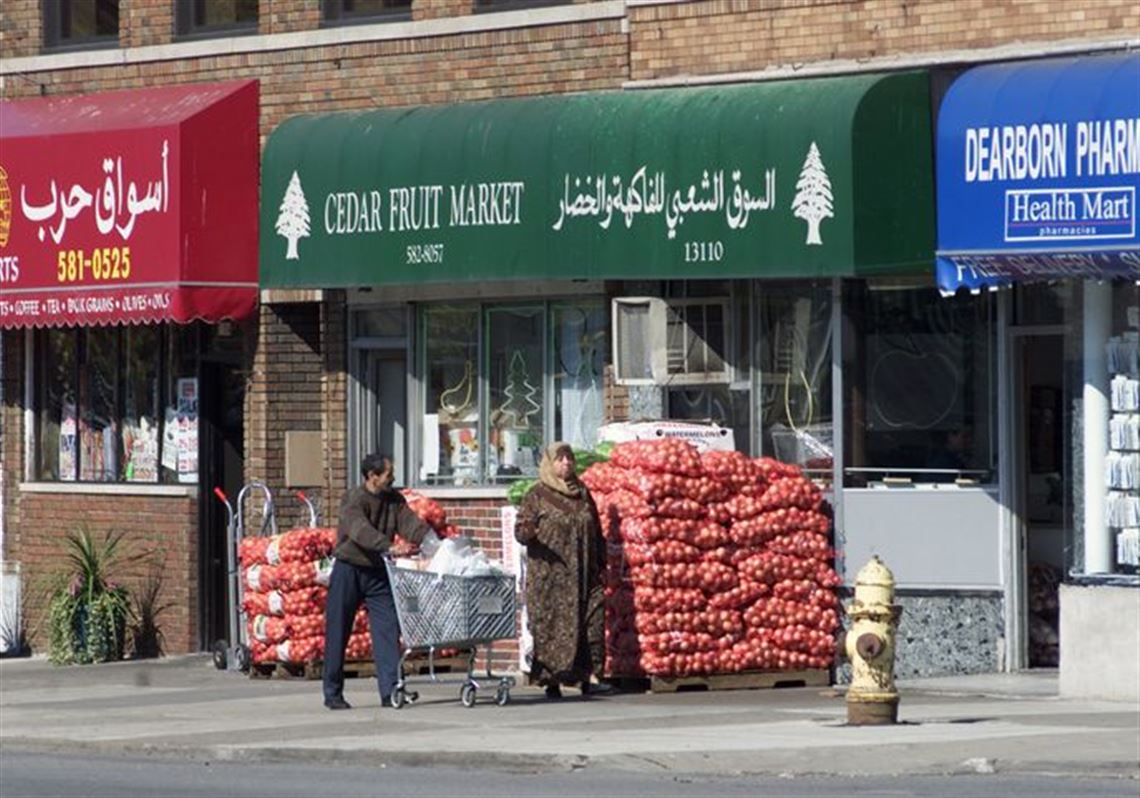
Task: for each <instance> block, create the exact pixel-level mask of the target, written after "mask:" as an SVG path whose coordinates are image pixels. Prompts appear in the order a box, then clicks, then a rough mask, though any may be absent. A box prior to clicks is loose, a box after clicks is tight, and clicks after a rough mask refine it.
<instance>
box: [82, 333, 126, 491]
mask: <svg viewBox="0 0 1140 798" xmlns="http://www.w3.org/2000/svg"><path fill="white" fill-rule="evenodd" d="M84 342H85V344H86V347H85V349H84V348H81V349H80V351H81V353H82V355H83V357H82V359H81V361H80V364H79V479H80V480H81V481H83V482H114V481H115V479H116V477H117V475H118V470H119V447H118V417H117V416H118V414H117V413H116V412H115V410H116V408H117V407H118V404H119V380H118V377H119V375H118V373H117V372H118V368H117V366H118V363H119V351H118V344H119V330H118V329H115V328H109V327H99V328H96V329H92V330H88V331H87V334H86V336H85V338H84Z"/></svg>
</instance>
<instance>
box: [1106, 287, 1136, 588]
mask: <svg viewBox="0 0 1140 798" xmlns="http://www.w3.org/2000/svg"><path fill="white" fill-rule="evenodd" d="M1110 332H1111V337H1110V338H1109V341H1108V347H1107V352H1106V357H1107V366H1108V379H1109V391H1110V396H1109V407H1110V413H1111V415H1110V417H1109V427H1108V449H1109V451H1108V456H1107V458H1106V463H1105V467H1106V469H1105V470H1106V473H1105V483H1106V485H1107V487H1108V495H1107V498H1106V504H1105V516H1106V519H1105V520H1106V521H1107V522H1108V525H1109V527H1110V530H1111V537H1112V544H1113V548H1114V549H1115V552H1114V553H1115V570H1117V571H1118V572H1121V573H1130V574H1136V573H1140V286H1137V285H1135V284H1130V283H1125V282H1117V283H1115V284H1114V285H1113V290H1112V326H1111V329H1110Z"/></svg>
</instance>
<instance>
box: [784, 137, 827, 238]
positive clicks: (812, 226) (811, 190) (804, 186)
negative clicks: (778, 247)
mask: <svg viewBox="0 0 1140 798" xmlns="http://www.w3.org/2000/svg"><path fill="white" fill-rule="evenodd" d="M831 200H832V196H831V181H830V180H828V178H827V170H826V169H824V168H823V160H822V159H821V158H820V157H819V148H818V147H816V146H815V142H814V141H813V142H812V143H811V147H809V148H808V154H807V157H806V158H804V165H803V168H802V169H800V179H799V180H798V181H797V182H796V198H795V199H793V200H792V211H793V215H794V216H795V217H796V218H797V219H803V220H804V221H806V222H807V223H808V232H807V241H805V242H804V243H805V244H822V243H823V239H821V238H820V237H819V223H820V222H822V221H823V220H824V219H832V218H834V217H835V214H834V213H832V211H831Z"/></svg>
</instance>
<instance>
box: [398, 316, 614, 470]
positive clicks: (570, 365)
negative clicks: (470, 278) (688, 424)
mask: <svg viewBox="0 0 1140 798" xmlns="http://www.w3.org/2000/svg"><path fill="white" fill-rule="evenodd" d="M420 319H421V326H420V329H421V330H422V331H423V334H422V341H421V344H420V352H421V357H422V363H423V366H422V373H423V375H424V403H425V406H424V409H423V414H422V422H421V424H422V429H421V437H420V438H419V440H420V441H421V447H420V462H421V467H420V469H419V473H420V477H421V480H422V481H423V482H424V483H426V484H437V485H459V486H463V485H492V484H506V483H509V482H512V481H514V480H516V479H519V478H521V477H534V476H536V475H537V474H538V464H539V461H540V459H541V457H542V449H543V447H544V446H545V444H546V443H548V442H549V441H551V440H568V441H570V442H571V443H572V444H574V445H575V446H579V447H583V448H589V447H592V446H593V445H594V444H595V443H596V442H597V429H598V426H599V425H600V424H601V421H602V370H603V366H604V362H605V355H606V346H607V344H606V328H605V311H604V305H603V304H602V302H600V301H598V300H592V301H585V302H552V303H539V304H518V305H516V304H509V305H508V304H498V305H492V304H488V305H476V304H465V305H435V306H426V307H424V308H423V309H422V310H421V312H420ZM480 333H482V334H480Z"/></svg>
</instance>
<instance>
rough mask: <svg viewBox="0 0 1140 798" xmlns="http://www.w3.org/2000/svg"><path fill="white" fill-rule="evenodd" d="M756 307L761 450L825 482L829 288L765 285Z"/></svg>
mask: <svg viewBox="0 0 1140 798" xmlns="http://www.w3.org/2000/svg"><path fill="white" fill-rule="evenodd" d="M757 306H758V310H757V323H758V327H759V328H758V330H757V332H756V366H757V369H758V370H759V374H758V379H757V385H758V391H759V399H758V402H757V405H758V408H759V415H760V418H759V421H760V451H761V453H762V454H765V455H768V456H770V457H775V458H776V459H778V460H782V461H784V462H786V463H796V464H798V465H801V466H803V467H804V468H806V469H807V470H808V471H809V472H810V473H811V474H812V476H814V477H815V478H817V479H822V480H830V479H831V476H832V467H833V463H834V441H833V434H832V430H833V427H832V412H831V404H832V402H831V306H832V301H831V283H830V282H819V283H803V282H796V283H765V284H763V285H762V286H761V287H760V290H759V292H758V294H757Z"/></svg>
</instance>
